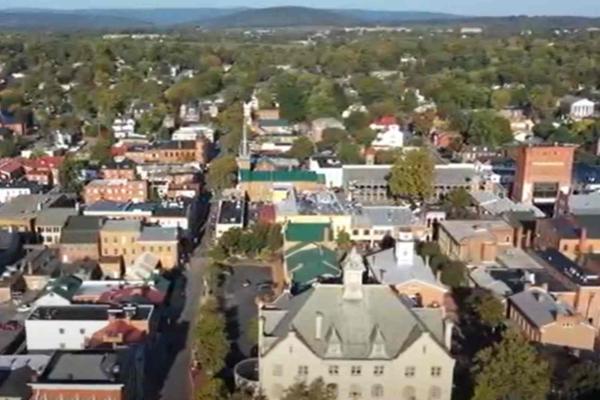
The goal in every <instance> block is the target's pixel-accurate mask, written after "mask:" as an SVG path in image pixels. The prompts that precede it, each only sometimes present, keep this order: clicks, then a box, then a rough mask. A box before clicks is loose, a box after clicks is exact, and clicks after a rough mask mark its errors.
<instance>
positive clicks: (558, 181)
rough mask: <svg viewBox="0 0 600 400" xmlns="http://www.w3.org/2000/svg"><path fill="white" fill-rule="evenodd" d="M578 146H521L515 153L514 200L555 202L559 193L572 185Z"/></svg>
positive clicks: (539, 202) (566, 190)
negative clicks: (574, 160) (574, 159)
mask: <svg viewBox="0 0 600 400" xmlns="http://www.w3.org/2000/svg"><path fill="white" fill-rule="evenodd" d="M575 149H576V146H573V145H540V146H531V145H526V146H520V147H517V148H516V149H515V152H514V154H513V156H514V159H515V162H516V168H517V171H516V174H515V183H514V186H513V191H512V198H513V200H515V201H519V202H524V203H536V204H553V203H555V202H556V198H557V197H558V193H559V192H563V193H568V192H569V190H570V188H571V179H572V178H571V176H572V170H573V158H574V155H575Z"/></svg>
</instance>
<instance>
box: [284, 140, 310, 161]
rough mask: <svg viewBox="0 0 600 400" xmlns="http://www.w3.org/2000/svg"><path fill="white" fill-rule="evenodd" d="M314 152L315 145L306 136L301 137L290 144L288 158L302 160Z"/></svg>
mask: <svg viewBox="0 0 600 400" xmlns="http://www.w3.org/2000/svg"><path fill="white" fill-rule="evenodd" d="M314 152H315V145H314V144H313V142H311V141H310V139H309V138H307V137H306V136H301V137H299V138H298V139H296V141H295V142H294V143H293V144H292V148H291V149H289V150H288V152H287V155H288V156H289V157H293V158H297V159H298V160H304V159H306V158H308V157H310V156H312V155H313V154H314Z"/></svg>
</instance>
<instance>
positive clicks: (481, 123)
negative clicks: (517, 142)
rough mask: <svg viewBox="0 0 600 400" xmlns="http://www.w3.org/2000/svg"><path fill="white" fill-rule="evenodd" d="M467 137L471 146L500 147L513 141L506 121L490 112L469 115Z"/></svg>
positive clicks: (477, 112) (484, 111)
mask: <svg viewBox="0 0 600 400" xmlns="http://www.w3.org/2000/svg"><path fill="white" fill-rule="evenodd" d="M467 136H468V138H469V142H470V143H471V144H476V145H483V146H492V147H496V146H500V145H503V144H506V143H508V142H510V141H512V140H513V136H512V132H511V130H510V123H509V122H508V120H507V119H506V118H504V117H502V116H500V115H498V114H496V112H494V111H491V110H483V111H475V112H473V113H472V114H471V118H470V121H469V127H468V129H467Z"/></svg>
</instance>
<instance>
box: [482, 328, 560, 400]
mask: <svg viewBox="0 0 600 400" xmlns="http://www.w3.org/2000/svg"><path fill="white" fill-rule="evenodd" d="M473 373H474V376H475V390H474V395H473V400H507V399H514V400H544V399H546V396H547V395H548V392H549V390H550V370H549V367H548V364H547V363H546V362H545V361H544V360H542V359H540V357H539V356H538V355H537V353H536V351H535V349H534V348H533V347H531V345H529V343H528V342H527V340H526V339H525V338H524V337H523V335H522V334H521V333H520V332H518V331H516V330H515V329H508V330H507V331H506V332H505V333H504V335H503V337H502V340H501V341H500V342H499V343H496V344H493V345H492V346H490V347H488V348H485V349H483V350H481V351H480V352H479V353H477V356H476V358H475V367H474V368H473Z"/></svg>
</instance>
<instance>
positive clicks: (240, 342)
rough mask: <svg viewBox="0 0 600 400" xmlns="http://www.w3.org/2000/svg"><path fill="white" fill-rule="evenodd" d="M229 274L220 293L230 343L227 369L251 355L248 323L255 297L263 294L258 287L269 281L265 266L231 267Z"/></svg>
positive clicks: (251, 316)
mask: <svg viewBox="0 0 600 400" xmlns="http://www.w3.org/2000/svg"><path fill="white" fill-rule="evenodd" d="M231 271H232V274H231V275H228V277H227V279H226V281H225V284H224V293H223V299H224V305H225V309H226V314H227V321H228V331H229V337H230V339H231V340H232V341H233V343H232V347H233V349H232V355H231V357H230V359H229V360H228V364H229V365H230V366H232V364H235V363H237V362H238V361H241V360H243V359H245V358H248V357H250V356H252V355H253V354H252V351H253V344H252V343H250V341H249V340H248V338H249V336H250V335H249V333H248V329H247V328H248V323H249V322H250V321H251V320H252V319H253V318H256V317H257V315H258V308H257V306H256V297H257V296H258V295H259V294H264V292H265V291H264V289H262V290H261V288H259V287H258V284H260V283H264V282H270V281H271V270H270V269H269V268H268V267H258V266H251V265H243V264H242V265H236V266H235V267H232V269H231Z"/></svg>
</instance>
